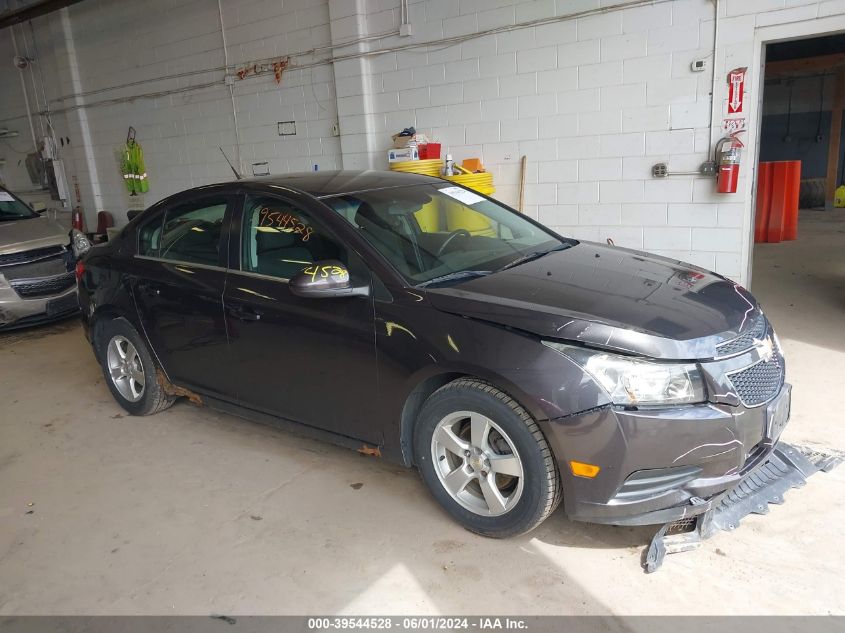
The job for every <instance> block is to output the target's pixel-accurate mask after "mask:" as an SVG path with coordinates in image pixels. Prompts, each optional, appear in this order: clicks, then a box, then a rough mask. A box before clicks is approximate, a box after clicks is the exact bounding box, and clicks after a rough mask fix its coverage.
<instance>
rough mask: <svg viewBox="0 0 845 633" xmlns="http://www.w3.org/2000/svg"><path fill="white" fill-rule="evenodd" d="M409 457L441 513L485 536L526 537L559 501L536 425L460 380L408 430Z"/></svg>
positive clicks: (509, 404)
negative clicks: (411, 455)
mask: <svg viewBox="0 0 845 633" xmlns="http://www.w3.org/2000/svg"><path fill="white" fill-rule="evenodd" d="M467 451H469V455H467ZM461 453H463V454H461ZM414 455H415V457H416V463H417V467H418V468H419V471H420V474H421V476H422V478H423V481H424V482H425V484H426V486H427V487H428V489H429V491H430V492H431V494H432V495H433V496H434V498H435V499H437V501H438V502H439V503H440V505H441V506H443V508H444V509H445V510H446V512H448V513H449V514H450V515H451V516H452V518H454V519H455V520H456V521H457V522H458V523H460V524H461V525H462V526H464V527H465V528H466V529H468V530H470V531H472V532H476V533H478V534H481V535H484V536H490V537H494V538H507V537H511V536H517V535H519V534H524V533H525V532H528V531H530V530H533V529H534V528H535V527H537V526H538V525H539V524H540V523H542V522H543V521H544V520H545V519H546V518H547V517H548V516H549V515H550V514H551V513H552V512H554V510H555V509H556V508H557V506H558V505H559V504H560V501H561V494H562V487H561V483H560V474H559V473H558V469H557V464H556V462H555V459H554V455H552V451H551V449H550V448H549V445H548V443H547V442H546V438H545V437H544V436H543V433H542V431H541V430H540V428H539V427H538V426H537V423H536V422H535V421H534V419H533V418H532V417H531V415H530V414H529V413H528V412H527V411H526V410H525V409H524V408H523V407H522V406H521V405H520V404H519V403H518V402H516V401H515V400H514V399H513V398H511V397H510V396H508V395H507V394H506V393H503V392H502V391H500V390H498V389H496V388H495V387H494V386H493V385H491V384H490V383H487V382H484V381H482V380H476V379H472V378H461V379H458V380H455V381H454V382H451V383H449V384H447V385H445V386H443V387H441V388H440V389H438V390H437V391H435V392H434V393H433V394H432V395H431V397H429V399H428V400H427V401H426V402H425V404H424V405H423V408H422V410H421V411H420V415H419V417H418V418H417V423H416V425H415V427H414ZM447 486H449V487H451V491H450V489H449V487H447ZM497 491H498V494H496V492H497Z"/></svg>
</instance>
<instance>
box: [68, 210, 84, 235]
mask: <svg viewBox="0 0 845 633" xmlns="http://www.w3.org/2000/svg"><path fill="white" fill-rule="evenodd" d="M70 225H71V226H72V227H73V228H75V229H76V230H77V231H82V232H85V219H84V218H83V216H82V207H80V206H76V207H74V208H73V211H72V212H71V214H70Z"/></svg>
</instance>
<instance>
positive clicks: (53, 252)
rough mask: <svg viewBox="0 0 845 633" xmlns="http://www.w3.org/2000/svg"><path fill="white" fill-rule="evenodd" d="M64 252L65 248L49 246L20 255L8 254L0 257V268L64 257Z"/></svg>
mask: <svg viewBox="0 0 845 633" xmlns="http://www.w3.org/2000/svg"><path fill="white" fill-rule="evenodd" d="M64 252H65V247H64V246H47V247H45V248H35V249H32V250H29V251H21V252H20V253H8V254H6V255H0V266H14V265H16V264H26V263H28V262H34V261H38V260H40V259H46V258H48V257H55V256H57V255H62V254H63V253H64Z"/></svg>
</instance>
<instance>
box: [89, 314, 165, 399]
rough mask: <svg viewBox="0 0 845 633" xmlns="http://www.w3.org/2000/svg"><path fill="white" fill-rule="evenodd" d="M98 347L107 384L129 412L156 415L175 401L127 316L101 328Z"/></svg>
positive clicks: (107, 323)
mask: <svg viewBox="0 0 845 633" xmlns="http://www.w3.org/2000/svg"><path fill="white" fill-rule="evenodd" d="M97 349H98V350H100V354H99V360H100V367H101V368H102V370H103V376H104V377H105V380H106V384H107V385H108V387H109V390H110V391H111V392H112V395H113V396H114V399H115V400H117V403H118V404H119V405H120V406H121V407H123V408H124V409H125V410H126V412H127V413H129V414H131V415H153V414H155V413H158V412H159V411H164V410H165V409H166V408H167V407H169V406H170V405H172V404H173V402H174V400H175V399H174V398H172V397H171V396H168V395H167V394H166V393H165V392H164V389H163V388H162V386H161V384H160V383H159V381H158V379H157V378H158V376H157V369H158V368H157V366H156V364H155V361H153V359H152V356H151V355H150V352H149V350H148V349H147V345H146V343H145V342H144V340H143V339H142V338H141V336H140V335H139V334H138V332H137V331H136V330H135V328H133V327H132V326H131V325H130V324H129V322H128V321H127V320H126V319H122V318H117V319H113V320H111V321H107V322H106V323H104V324H103V325H102V327H101V328H99V332H98V333H97ZM113 373H114V377H113ZM118 375H120V376H122V378H118V377H117V376H118Z"/></svg>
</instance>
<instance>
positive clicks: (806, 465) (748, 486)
mask: <svg viewBox="0 0 845 633" xmlns="http://www.w3.org/2000/svg"><path fill="white" fill-rule="evenodd" d="M841 461H842V458H841V457H839V456H835V455H831V454H828V453H824V452H821V451H817V450H814V449H808V448H804V447H799V446H792V445H790V444H786V443H785V442H780V443H778V445H777V446H776V447H775V449H774V450H773V451H772V453H771V454H770V455H769V456H768V458H767V459H766V460H765V461H764V462H763V463H762V464H760V465H759V466H758V467H756V468H754V469H753V470H751V471H750V472H749V473H747V474H746V476H745V477H743V478H742V480H741V481H740V482H739V483H738V484H737V485H736V486H734V487H733V488H731V489H730V490H728V491H727V492H725V493H723V494H721V495H719V496H717V497H714V498H712V499H709V500H707V501H702V502H701V504H699V505H697V507H696V508H695V509H696V512H695V514H694V515H693V516H689V517H685V518H681V519H678V520H674V521H671V522H668V523H666V525H664V526H663V527H661V528H660V529H659V530H658V531H657V534H655V535H654V538H653V539H652V541H651V545H649V548H648V550H647V551H646V554H645V560H644V563H643V567H644V568H645V571H646V572H647V573H651V572H654V571H657V570H658V569H659V568H660V566H661V565H662V563H663V559H664V557H665V556H666V554H675V553H678V552H686V551H689V550H692V549H695V548H697V547H698V546H699V545H700V544H701V541H703V540H704V539H706V538H709V537H711V536H713V534H715V533H716V532H717V531H719V530H725V531H731V530H734V529H736V528H737V527H738V526H739V523H740V521H741V520H742V519H743V518H744V517H746V516H748V515H749V514H767V513H768V512H769V504H770V503H776V504H781V503H783V495H784V493H785V492H786V491H787V490H789V489H790V488H799V487H801V486H803V485H804V484H805V483H807V478H808V477H809V476H810V475H813V474H815V473H817V472H819V471H824V472H828V471H829V470H831V469H832V468H834V467H835V466H836V465H837V464H839V463H840V462H841Z"/></svg>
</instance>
